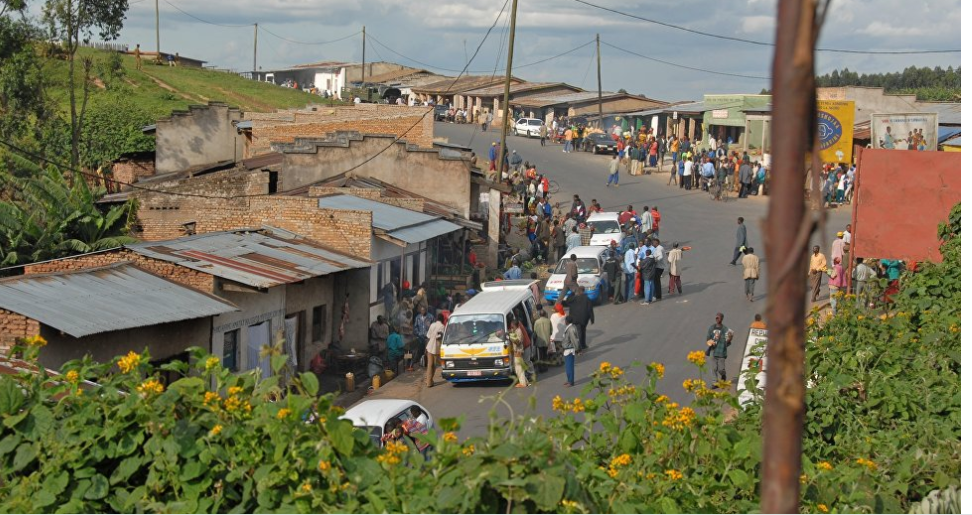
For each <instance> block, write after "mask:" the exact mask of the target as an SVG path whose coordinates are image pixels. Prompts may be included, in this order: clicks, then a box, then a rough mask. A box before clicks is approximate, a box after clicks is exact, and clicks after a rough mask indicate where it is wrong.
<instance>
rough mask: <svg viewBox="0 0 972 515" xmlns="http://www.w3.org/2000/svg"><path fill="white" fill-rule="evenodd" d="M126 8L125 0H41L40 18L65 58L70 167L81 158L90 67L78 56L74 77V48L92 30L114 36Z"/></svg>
mask: <svg viewBox="0 0 972 515" xmlns="http://www.w3.org/2000/svg"><path fill="white" fill-rule="evenodd" d="M126 12H128V0H46V2H45V3H44V21H45V22H46V23H47V26H48V30H49V31H50V36H51V37H52V38H54V39H57V40H59V41H60V42H61V44H62V45H63V48H64V51H65V53H66V58H67V60H68V95H69V98H70V103H71V166H72V167H74V168H77V167H78V166H79V165H80V162H81V149H80V147H81V130H82V128H83V126H84V115H85V111H86V109H87V106H88V95H89V92H90V87H91V81H92V78H93V77H92V74H93V71H94V70H93V68H94V61H93V58H91V57H89V56H81V58H80V68H81V71H82V75H81V77H80V78H79V77H78V75H77V68H78V63H79V59H78V57H79V56H78V48H80V46H81V44H82V43H87V42H90V41H91V38H92V36H94V35H95V34H97V35H98V37H99V38H100V39H101V40H103V41H113V40H115V39H118V35H119V33H120V32H121V28H122V23H123V22H124V20H125V13H126ZM79 83H80V92H79V91H78V86H79ZM79 97H80V98H79Z"/></svg>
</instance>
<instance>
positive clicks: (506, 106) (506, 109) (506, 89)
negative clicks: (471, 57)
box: [493, 0, 516, 182]
mask: <svg viewBox="0 0 972 515" xmlns="http://www.w3.org/2000/svg"><path fill="white" fill-rule="evenodd" d="M515 37H516V0H513V11H512V12H511V13H510V43H509V45H510V48H509V51H508V52H507V53H506V83H505V84H504V86H503V118H502V120H500V148H499V156H498V157H497V161H499V163H498V164H497V165H496V176H495V177H493V180H494V181H497V182H499V180H500V178H501V177H502V175H503V166H504V165H505V164H506V159H505V156H506V132H507V131H506V120H507V118H509V116H510V78H511V77H512V76H513V41H514V38H515Z"/></svg>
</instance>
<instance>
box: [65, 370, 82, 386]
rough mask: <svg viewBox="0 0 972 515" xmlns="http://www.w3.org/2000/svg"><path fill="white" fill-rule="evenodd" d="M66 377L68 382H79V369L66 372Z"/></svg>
mask: <svg viewBox="0 0 972 515" xmlns="http://www.w3.org/2000/svg"><path fill="white" fill-rule="evenodd" d="M64 378H65V379H67V382H69V383H76V382H78V379H80V376H79V375H78V371H77V370H68V373H67V374H64Z"/></svg>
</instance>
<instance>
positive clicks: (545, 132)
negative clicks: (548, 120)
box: [540, 124, 547, 147]
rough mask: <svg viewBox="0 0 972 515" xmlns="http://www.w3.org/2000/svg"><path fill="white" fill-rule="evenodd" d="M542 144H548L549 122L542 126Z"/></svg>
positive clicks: (543, 145)
mask: <svg viewBox="0 0 972 515" xmlns="http://www.w3.org/2000/svg"><path fill="white" fill-rule="evenodd" d="M540 146H541V147H545V146H547V124H543V125H541V126H540Z"/></svg>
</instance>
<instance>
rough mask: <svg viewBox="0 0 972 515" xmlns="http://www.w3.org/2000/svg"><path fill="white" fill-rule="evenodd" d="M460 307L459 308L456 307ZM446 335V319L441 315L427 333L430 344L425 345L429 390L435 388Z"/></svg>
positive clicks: (426, 374) (437, 316) (426, 375)
mask: <svg viewBox="0 0 972 515" xmlns="http://www.w3.org/2000/svg"><path fill="white" fill-rule="evenodd" d="M456 307H458V306H456ZM444 333H445V317H443V316H442V313H439V314H438V315H436V317H435V322H433V323H432V325H430V326H429V331H428V332H427V333H425V337H426V338H428V340H427V341H428V342H429V343H427V344H426V345H425V385H426V386H428V387H429V388H432V387H433V386H435V381H434V379H433V378H434V377H435V363H436V362H437V361H439V346H440V345H441V344H442V336H443V334H444Z"/></svg>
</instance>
